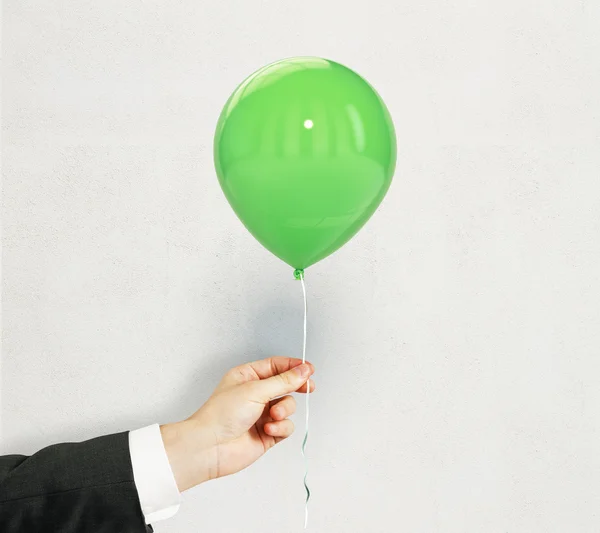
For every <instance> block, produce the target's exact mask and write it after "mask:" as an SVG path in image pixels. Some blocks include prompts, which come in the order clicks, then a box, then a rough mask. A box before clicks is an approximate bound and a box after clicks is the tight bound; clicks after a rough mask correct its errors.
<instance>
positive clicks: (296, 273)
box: [294, 268, 304, 280]
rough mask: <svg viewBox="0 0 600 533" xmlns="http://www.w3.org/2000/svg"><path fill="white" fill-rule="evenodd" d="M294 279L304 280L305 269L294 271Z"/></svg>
mask: <svg viewBox="0 0 600 533" xmlns="http://www.w3.org/2000/svg"><path fill="white" fill-rule="evenodd" d="M294 278H296V279H298V280H300V279H304V269H303V268H297V269H296V270H294Z"/></svg>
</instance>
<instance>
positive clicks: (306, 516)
mask: <svg viewBox="0 0 600 533" xmlns="http://www.w3.org/2000/svg"><path fill="white" fill-rule="evenodd" d="M300 282H301V283H302V294H303V295H304V336H303V341H302V362H303V363H305V362H306V322H307V316H308V306H307V302H306V285H305V284H304V272H302V273H301V275H300ZM309 398H310V380H308V381H307V382H306V419H305V429H304V439H303V440H302V457H304V488H305V489H306V500H305V501H304V529H306V528H307V527H308V500H310V490H309V488H308V483H307V479H308V457H307V456H306V441H307V440H308V418H309V409H308V408H309Z"/></svg>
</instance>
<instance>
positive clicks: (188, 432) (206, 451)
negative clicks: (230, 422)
mask: <svg viewBox="0 0 600 533" xmlns="http://www.w3.org/2000/svg"><path fill="white" fill-rule="evenodd" d="M160 433H161V437H162V440H163V444H164V446H165V451H166V452H167V457H168V458H169V464H170V465H171V470H172V471H173V476H174V477H175V482H176V483H177V488H178V489H179V492H183V491H185V490H188V489H190V488H192V487H195V486H196V485H199V484H200V483H204V482H205V481H209V480H211V479H214V478H216V477H217V464H218V463H217V446H216V442H215V439H214V436H213V435H212V434H211V433H210V432H209V431H207V430H206V429H205V428H203V427H202V426H201V424H199V423H198V422H196V421H195V420H184V421H183V422H176V423H173V424H165V425H163V426H160Z"/></svg>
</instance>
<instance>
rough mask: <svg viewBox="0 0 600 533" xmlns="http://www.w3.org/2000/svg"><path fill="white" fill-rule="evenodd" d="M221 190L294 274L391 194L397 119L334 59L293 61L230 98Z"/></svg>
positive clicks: (221, 133)
mask: <svg viewBox="0 0 600 533" xmlns="http://www.w3.org/2000/svg"><path fill="white" fill-rule="evenodd" d="M214 158H215V167H216V171H217V175H218V177H219V182H220V184H221V187H222V189H223V191H224V193H225V196H226V197H227V200H228V201H229V203H230V204H231V207H232V208H233V210H234V211H235V212H236V214H237V216H238V217H239V218H240V220H241V221H242V222H243V224H244V225H245V226H246V228H247V229H248V230H249V231H250V233H251V234H252V235H253V236H254V237H255V238H256V239H257V240H258V241H259V242H260V243H261V244H262V245H263V246H264V247H265V248H267V249H268V250H270V251H271V252H272V253H273V254H274V255H276V256H277V257H279V258H280V259H282V260H283V261H285V262H286V263H288V264H289V265H290V266H292V267H293V268H297V269H304V268H306V267H308V266H310V265H312V264H314V263H316V262H317V261H320V260H321V259H323V258H324V257H327V256H328V255H329V254H331V253H333V252H335V251H336V250H337V249H338V248H340V247H341V246H342V245H343V244H345V243H346V242H347V241H348V240H349V239H350V238H352V237H353V236H354V235H355V234H356V232H357V231H358V230H359V229H360V228H361V227H362V226H363V225H364V224H365V222H366V221H367V220H368V219H369V217H370V216H371V215H372V214H373V212H374V211H375V209H377V206H378V205H379V204H380V202H381V200H382V199H383V197H384V196H385V193H386V192H387V190H388V188H389V186H390V183H391V181H392V176H393V174H394V168H395V165H396V135H395V132H394V126H393V124H392V119H391V118H390V115H389V112H388V110H387V108H386V106H385V104H384V103H383V101H382V100H381V98H380V97H379V95H378V94H377V93H376V92H375V90H374V89H373V87H371V86H370V85H369V84H368V83H367V82H366V81H365V80H364V79H363V78H361V77H360V76H359V75H358V74H356V73H355V72H353V71H352V70H350V69H348V68H346V67H344V66H342V65H340V64H338V63H335V62H333V61H329V60H325V59H320V58H316V57H308V58H306V57H301V58H292V59H284V60H282V61H278V62H276V63H273V64H271V65H268V66H266V67H263V68H262V69H260V70H258V71H257V72H255V73H254V74H252V75H251V76H250V77H248V78H247V79H246V80H245V81H244V82H243V83H242V84H241V85H240V86H239V87H238V88H237V89H236V90H235V92H234V93H233V94H232V95H231V97H230V98H229V100H228V102H227V104H226V105H225V107H224V109H223V111H222V113H221V116H220V118H219V122H218V124H217V130H216V133H215V144H214Z"/></svg>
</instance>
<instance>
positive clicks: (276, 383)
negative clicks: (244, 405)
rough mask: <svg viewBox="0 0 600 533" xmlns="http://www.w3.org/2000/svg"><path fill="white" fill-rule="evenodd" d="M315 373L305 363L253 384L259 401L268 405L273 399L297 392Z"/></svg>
mask: <svg viewBox="0 0 600 533" xmlns="http://www.w3.org/2000/svg"><path fill="white" fill-rule="evenodd" d="M313 372H314V370H313V368H312V366H311V365H309V364H308V363H303V364H301V365H298V366H297V367H294V368H292V369H291V370H288V371H287V372H282V373H281V374H277V375H276V376H272V377H270V378H267V379H262V380H260V381H254V382H252V383H251V385H252V387H253V390H254V395H255V397H256V400H257V401H260V402H262V403H267V402H268V401H270V400H272V399H273V398H277V397H278V396H283V395H284V394H289V393H290V392H294V391H297V390H298V389H299V388H300V387H302V385H304V384H305V383H306V382H307V381H308V378H309V377H310V376H311V375H312V373H313Z"/></svg>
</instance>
